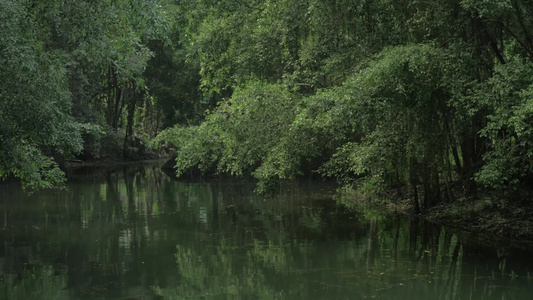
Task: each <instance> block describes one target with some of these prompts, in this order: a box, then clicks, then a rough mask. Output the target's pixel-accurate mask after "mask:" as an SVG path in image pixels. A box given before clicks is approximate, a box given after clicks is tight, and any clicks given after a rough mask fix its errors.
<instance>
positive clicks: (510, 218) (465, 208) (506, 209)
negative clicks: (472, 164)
mask: <svg viewBox="0 0 533 300" xmlns="http://www.w3.org/2000/svg"><path fill="white" fill-rule="evenodd" d="M523 199H528V198H523ZM420 217H422V218H424V219H427V220H429V221H432V222H436V223H439V224H443V225H447V226H453V227H458V228H461V229H464V230H466V231H469V232H473V233H479V234H483V235H486V236H488V237H497V238H505V239H513V240H528V241H533V203H532V201H528V200H515V199H512V198H509V197H504V196H500V197H498V196H497V195H492V194H487V195H484V196H482V197H479V198H478V199H460V200H457V201H455V202H453V203H444V204H441V205H438V206H436V207H433V208H431V209H429V210H427V211H425V212H423V213H422V214H421V215H420Z"/></svg>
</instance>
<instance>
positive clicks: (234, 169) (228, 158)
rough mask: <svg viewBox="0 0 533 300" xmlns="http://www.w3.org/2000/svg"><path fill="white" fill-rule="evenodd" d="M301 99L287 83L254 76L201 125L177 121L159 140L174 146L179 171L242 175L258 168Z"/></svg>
mask: <svg viewBox="0 0 533 300" xmlns="http://www.w3.org/2000/svg"><path fill="white" fill-rule="evenodd" d="M297 102H298V98H297V97H296V96H294V95H292V94H291V93H289V92H288V91H287V90H286V89H285V88H284V87H283V86H281V85H274V84H265V83H262V82H257V81H252V82H250V83H248V84H247V85H244V86H243V87H240V88H238V89H236V91H235V93H234V94H233V97H232V98H231V99H229V100H228V101H226V102H224V103H221V104H220V105H219V107H217V108H216V109H215V110H214V111H213V112H211V113H209V114H208V115H207V117H206V121H205V122H203V123H202V124H201V125H199V126H194V127H190V126H189V127H183V126H176V127H174V128H172V129H168V130H166V131H163V132H162V133H161V134H160V135H159V137H158V138H157V141H166V142H169V143H170V144H171V145H172V146H174V147H176V149H177V151H176V155H177V160H176V169H177V172H178V175H181V174H183V173H184V172H186V171H187V170H189V169H191V168H193V167H195V166H196V167H198V169H199V170H200V171H202V172H205V171H208V170H212V169H213V168H215V169H216V170H217V171H218V172H221V173H229V174H232V175H243V174H245V173H249V172H251V171H253V170H254V169H256V168H257V167H258V166H259V165H260V164H261V163H263V161H264V160H265V158H266V157H267V155H268V154H269V152H270V151H271V149H272V148H273V147H274V146H275V145H276V144H277V143H279V141H280V138H281V137H282V136H283V133H284V132H285V131H286V130H287V128H288V126H289V124H290V122H292V120H293V118H294V111H295V106H296V104H297Z"/></svg>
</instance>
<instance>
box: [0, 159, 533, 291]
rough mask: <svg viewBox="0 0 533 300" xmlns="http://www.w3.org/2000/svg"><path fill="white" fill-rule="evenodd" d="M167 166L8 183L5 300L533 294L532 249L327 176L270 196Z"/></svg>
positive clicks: (0, 239)
mask: <svg viewBox="0 0 533 300" xmlns="http://www.w3.org/2000/svg"><path fill="white" fill-rule="evenodd" d="M253 189H254V185H253V183H251V182H242V181H210V182H179V181H175V180H172V179H171V178H169V177H167V176H166V175H165V174H163V173H162V172H161V171H160V169H159V167H158V165H156V164H144V165H135V166H121V167H116V168H114V169H80V170H78V171H77V172H75V173H74V174H71V180H70V181H69V183H68V185H67V189H65V190H60V191H57V190H56V191H43V192H39V193H35V194H33V195H30V196H28V195H25V194H23V193H21V192H20V190H19V188H18V187H17V186H16V185H14V184H2V185H0V299H533V259H532V254H533V253H532V252H531V250H533V248H532V247H531V246H527V245H526V246H524V245H519V246H516V245H514V246H513V245H511V243H506V244H504V245H498V244H493V245H491V244H490V243H489V242H487V241H483V240H482V239H479V238H476V237H475V236H472V235H467V234H465V233H461V232H459V231H454V230H452V229H448V228H444V227H440V226H437V225H432V224H428V223H425V222H423V221H421V220H416V219H414V220H413V219H408V218H405V217H402V216H399V215H388V216H387V215H384V214H380V213H377V212H372V211H364V212H357V213H355V212H347V211H345V210H344V209H342V208H341V207H339V206H337V205H336V204H335V201H334V200H332V196H333V190H334V187H332V186H331V185H329V186H328V185H327V184H324V183H316V182H314V183H313V182H305V183H298V184H296V183H295V184H290V185H286V186H283V187H282V188H281V189H280V195H278V196H276V197H274V198H263V197H260V196H257V195H255V194H254V193H253Z"/></svg>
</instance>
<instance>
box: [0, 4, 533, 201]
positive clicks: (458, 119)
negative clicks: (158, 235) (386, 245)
mask: <svg viewBox="0 0 533 300" xmlns="http://www.w3.org/2000/svg"><path fill="white" fill-rule="evenodd" d="M0 20H1V22H0V145H1V146H0V177H2V178H8V177H15V178H18V179H20V180H21V182H22V185H23V187H24V188H25V189H27V190H34V189H39V188H46V187H51V186H55V185H57V184H60V183H61V182H63V181H64V180H65V176H64V173H63V172H62V171H61V168H60V167H61V165H62V164H63V163H64V161H65V159H69V158H77V159H82V160H108V159H114V160H117V159H123V158H127V159H135V158H143V157H146V155H147V153H149V152H150V151H151V150H150V149H151V147H160V148H164V149H171V150H172V151H174V154H175V157H176V161H175V162H176V165H175V166H176V172H177V175H178V176H183V175H187V174H231V175H234V176H253V177H255V178H257V179H258V181H259V184H258V189H259V191H268V190H269V189H271V188H272V187H274V186H276V184H277V183H278V182H279V181H280V180H284V179H292V178H295V177H297V176H299V175H304V174H319V175H321V176H323V177H331V178H334V179H336V180H338V181H339V182H340V183H342V184H343V185H346V186H351V187H354V188H355V189H354V191H355V192H354V195H353V196H354V197H359V198H363V199H366V198H372V197H379V195H380V193H387V192H389V191H394V192H395V193H397V195H399V196H401V197H409V198H411V199H414V200H415V201H413V204H414V206H415V210H419V209H420V208H429V207H432V206H434V205H436V204H438V203H440V202H442V201H448V200H452V199H454V198H455V197H457V196H460V195H464V194H475V193H476V192H477V191H479V190H481V189H483V190H487V189H488V190H499V191H509V192H513V193H515V195H520V193H518V192H517V191H523V190H527V189H530V188H531V187H532V186H533V2H532V1H530V0H483V1H481V0H452V1H417V0H402V1H392V0H381V1H370V0H329V1H327V0H271V1H259V0H227V1H213V0H163V1H158V0H127V1H126V0H115V1H111V0H105V1H89V0H85V1H81V0H80V1H72V0H50V1H35V0H4V1H1V2H0ZM419 206H420V207H419Z"/></svg>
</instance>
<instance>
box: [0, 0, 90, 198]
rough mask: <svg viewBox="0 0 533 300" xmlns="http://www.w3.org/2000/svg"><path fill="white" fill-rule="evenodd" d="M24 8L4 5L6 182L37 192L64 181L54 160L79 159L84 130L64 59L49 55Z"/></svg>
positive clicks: (1, 160) (1, 140)
mask: <svg viewBox="0 0 533 300" xmlns="http://www.w3.org/2000/svg"><path fill="white" fill-rule="evenodd" d="M24 4H25V3H23V2H21V1H2V3H0V19H2V20H3V21H2V24H1V25H0V72H1V73H0V79H1V80H0V91H1V92H0V145H1V146H0V177H1V178H6V177H8V176H14V177H16V178H19V179H21V181H22V185H23V187H24V188H25V189H30V190H33V189H37V188H46V187H51V186H54V185H56V184H58V183H60V182H62V181H63V180H64V177H63V173H62V172H61V171H60V170H59V167H58V165H57V163H55V162H54V160H53V158H52V156H53V155H56V154H57V155H61V156H66V157H68V156H70V155H73V154H76V153H78V152H79V151H80V150H81V146H82V141H81V136H80V129H81V127H82V126H81V125H80V124H78V123H76V122H75V121H74V120H73V118H72V117H71V116H70V92H69V89H68V73H67V70H66V69H65V67H64V65H63V63H62V61H61V59H62V56H61V53H57V52H53V51H46V50H45V47H44V45H43V43H42V42H41V41H40V40H39V36H38V34H37V33H36V32H35V31H34V28H36V27H38V22H37V20H36V19H35V18H33V16H32V15H31V14H29V13H28V11H27V7H25V6H24Z"/></svg>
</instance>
